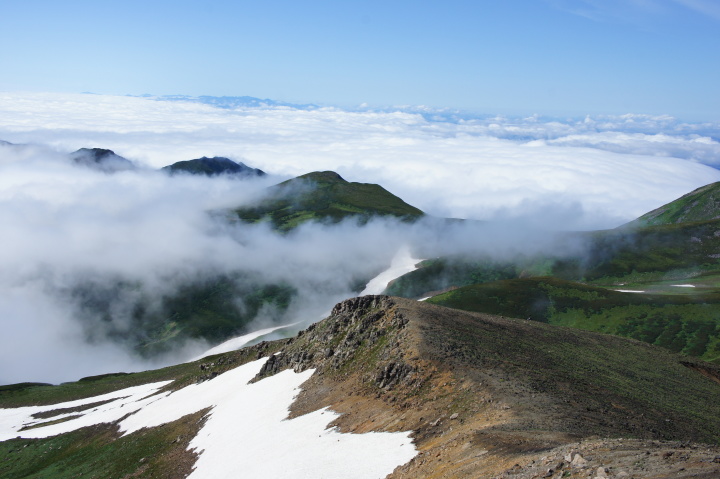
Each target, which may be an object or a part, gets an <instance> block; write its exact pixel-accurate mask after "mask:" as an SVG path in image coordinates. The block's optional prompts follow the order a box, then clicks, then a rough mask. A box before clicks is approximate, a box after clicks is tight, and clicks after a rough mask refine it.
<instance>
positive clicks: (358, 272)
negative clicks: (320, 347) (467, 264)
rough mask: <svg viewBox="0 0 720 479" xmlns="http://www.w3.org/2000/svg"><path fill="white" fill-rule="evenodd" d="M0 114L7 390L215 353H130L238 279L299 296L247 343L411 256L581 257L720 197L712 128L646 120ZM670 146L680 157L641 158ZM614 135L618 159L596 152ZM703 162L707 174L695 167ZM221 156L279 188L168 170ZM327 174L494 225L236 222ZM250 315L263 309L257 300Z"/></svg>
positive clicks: (262, 322) (79, 99)
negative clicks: (310, 176) (591, 232)
mask: <svg viewBox="0 0 720 479" xmlns="http://www.w3.org/2000/svg"><path fill="white" fill-rule="evenodd" d="M0 113H2V114H0V139H3V140H7V141H11V142H13V143H15V144H6V143H0V221H1V222H2V225H3V239H2V243H1V244H2V248H0V265H1V266H2V267H1V268H0V326H1V327H2V329H3V334H2V335H0V383H13V382H24V381H45V382H54V383H55V382H59V381H67V380H75V379H78V378H80V377H82V376H88V375H94V374H102V373H107V372H116V371H131V370H141V369H147V368H149V367H155V366H158V365H163V364H171V363H173V362H177V361H181V360H185V359H189V358H191V357H193V356H195V355H197V354H200V353H201V352H203V351H205V350H206V349H207V348H209V347H211V346H213V345H214V344H208V343H207V342H204V341H188V342H186V343H184V344H178V345H177V347H176V348H175V349H174V350H172V351H170V352H167V353H166V354H164V355H160V356H156V357H153V358H152V359H141V358H140V357H139V356H138V355H137V354H136V353H134V352H133V347H134V346H135V345H136V344H134V343H132V342H129V341H128V339H127V338H128V337H130V336H131V335H132V328H133V327H134V324H135V323H133V315H134V314H135V313H136V310H137V307H138V305H139V304H140V305H142V307H143V308H145V309H146V310H149V311H151V312H152V311H156V312H158V313H159V314H160V315H162V313H163V304H162V302H161V301H160V298H162V297H164V296H168V295H173V294H175V295H177V294H179V292H180V291H182V288H183V286H187V285H188V284H198V283H203V282H204V281H213V280H214V279H216V278H218V277H220V276H223V275H227V276H229V277H232V278H234V280H233V281H236V282H243V281H244V282H245V286H248V285H250V286H252V285H254V284H284V285H288V286H289V287H291V288H292V289H293V291H295V292H296V293H297V294H295V295H294V296H293V298H292V302H291V304H290V307H289V308H287V310H286V311H282V310H278V309H274V308H272V307H264V308H262V309H261V310H260V311H259V314H258V315H257V317H256V319H255V320H254V321H253V323H252V324H251V325H250V326H249V327H248V328H246V329H245V331H240V332H249V331H250V330H253V329H261V328H265V327H271V326H274V325H277V324H288V323H293V322H297V321H300V322H306V323H307V322H309V321H315V320H317V319H318V318H320V317H321V316H322V315H323V314H324V313H326V312H327V311H329V309H330V308H331V307H332V305H333V304H335V303H336V302H337V301H340V300H342V299H345V298H347V297H350V296H352V295H354V294H356V293H357V292H358V291H360V290H362V289H363V288H362V287H363V281H365V282H366V281H368V280H369V279H371V278H372V277H374V276H375V275H377V274H378V273H380V272H381V271H383V270H384V269H385V268H387V267H388V266H389V265H390V263H391V261H392V258H393V257H394V256H395V255H396V253H397V252H398V251H399V250H401V249H402V248H408V249H409V250H410V252H411V253H412V255H413V257H416V258H433V257H438V256H444V255H450V254H466V255H471V256H472V255H474V256H479V255H485V256H490V257H492V258H494V259H497V260H504V259H512V258H516V257H517V256H518V255H530V254H533V253H536V252H543V253H553V254H576V253H580V252H581V251H582V248H583V245H582V244H580V243H578V244H570V245H568V244H567V243H563V244H562V245H560V244H558V243H557V241H556V236H555V235H556V233H555V232H556V231H557V230H574V229H592V228H603V227H614V226H617V225H619V224H621V223H623V222H625V221H629V220H631V219H633V218H634V217H636V216H638V215H640V214H642V213H645V212H646V211H648V210H650V209H652V208H655V207H657V206H659V205H660V204H663V203H665V202H668V201H671V200H673V199H675V198H676V197H678V196H680V195H682V194H684V193H687V192H688V191H690V190H692V189H694V188H696V187H698V186H701V185H703V184H706V183H709V182H711V181H718V180H720V172H719V171H717V170H715V169H713V168H710V167H709V166H707V165H704V164H702V163H701V162H700V160H702V161H704V162H706V163H713V162H715V161H717V158H718V157H719V156H718V154H717V150H716V144H715V143H716V140H714V139H712V138H709V137H705V136H702V132H703V131H705V130H707V129H712V128H713V126H712V125H711V126H707V125H706V126H703V127H700V126H692V125H690V126H687V125H686V126H682V125H680V126H678V123H677V122H676V121H675V120H672V121H671V120H668V119H652V118H645V117H642V118H641V119H642V121H644V122H646V123H648V124H646V125H644V126H637V124H638V123H639V122H640V119H638V120H637V121H635V120H633V122H631V123H633V125H634V127H633V128H634V129H633V128H630V127H627V132H626V133H625V134H627V135H630V136H629V138H631V140H632V139H633V138H635V137H633V136H632V135H644V136H643V138H642V141H635V140H637V138H636V139H635V140H633V141H635V142H634V143H633V141H629V140H628V141H627V142H625V143H623V142H622V141H620V140H618V139H617V138H618V137H619V135H620V132H618V131H615V130H612V131H614V133H613V134H612V135H614V136H613V138H615V139H612V138H610V137H611V136H612V135H609V134H608V133H607V132H608V131H609V130H608V128H610V129H612V128H611V127H610V126H608V125H609V122H610V121H611V119H606V120H603V121H605V122H606V123H605V126H604V127H600V126H596V127H595V129H594V132H593V131H590V127H589V126H587V124H588V123H589V122H590V120H588V121H582V122H578V123H572V122H566V123H553V122H547V121H546V122H544V123H543V121H541V120H538V119H537V118H535V119H533V118H530V119H525V120H522V121H515V120H513V121H511V120H503V119H498V118H493V119H490V118H486V119H476V120H462V121H460V120H457V119H454V120H452V121H450V120H448V121H430V120H428V119H427V118H426V117H425V116H423V115H420V114H417V113H412V112H404V111H396V112H378V111H364V112H349V111H341V110H336V109H318V110H314V111H306V110H299V109H292V108H275V109H267V108H266V109H233V110H223V109H219V108H215V107H211V106H208V105H203V104H197V103H189V102H174V103H170V102H161V101H154V100H149V99H137V98H126V97H108V96H97V95H57V94H46V95H44V94H27V95H26V96H22V95H19V96H18V95H0ZM592 121H596V122H597V121H599V120H592ZM613 121H615V122H616V123H615V124H616V125H617V124H622V123H623V121H624V122H625V123H628V122H629V121H630V120H629V119H627V118H626V119H624V120H622V119H617V118H616V119H613ZM651 124H652V125H655V126H652V125H651ZM494 125H495V126H494ZM580 125H585V126H580ZM583 128H584V130H582V129H583ZM653 128H655V130H653ZM693 128H694V129H693ZM702 128H704V129H705V130H702V131H701V129H702ZM672 129H674V131H676V134H671V133H669V132H668V131H669V130H672ZM560 130H562V132H561V131H560ZM581 130H582V131H581ZM600 130H602V131H600ZM639 130H642V131H639ZM661 130H662V131H661ZM552 131H554V132H555V133H552V134H551V132H552ZM583 131H584V133H583ZM493 132H494V133H493ZM581 133H582V134H583V135H585V137H583V138H584V139H580V136H579V135H581ZM513 135H516V136H513ZM658 135H665V136H664V137H663V138H665V137H667V138H670V139H671V140H668V141H666V142H665V143H663V142H662V141H657V142H655V143H656V144H655V143H654V144H655V149H654V150H652V151H650V150H648V151H645V153H641V150H642V148H644V147H642V148H641V146H638V145H641V143H642V142H643V141H645V140H647V138H648V137H652V138H654V139H661V137H660V136H658ZM519 137H523V139H519ZM601 138H604V140H602V141H604V142H605V143H608V142H609V143H612V144H614V145H616V146H614V147H612V148H611V147H609V146H607V145H605V144H603V145H604V146H602V145H601V146H602V147H600V146H598V145H599V144H600V143H601V142H600V140H599V139H601ZM608 138H610V139H608ZM653 141H654V140H653ZM663 141H664V140H663ZM593 142H594V143H593ZM613 142H614V143H613ZM693 142H694V143H697V144H701V145H704V146H702V148H698V149H695V150H693V144H694V143H693ZM571 143H572V146H568V145H569V144H571ZM646 143H647V142H646ZM666 143H667V145H670V146H667V145H666ZM593 144H594V145H595V146H593ZM622 144H624V145H625V146H617V145H622ZM671 144H672V145H671ZM633 145H634V146H633ZM663 145H666V146H663ZM673 145H674V146H673ZM678 145H680V146H678ZM82 147H86V148H92V147H100V148H110V149H113V150H114V151H115V152H116V153H118V154H120V155H122V156H123V157H125V158H127V159H129V160H131V161H133V162H134V163H135V165H136V166H137V168H136V169H134V170H123V171H117V172H113V173H109V172H103V171H98V170H96V169H92V168H88V167H86V166H83V165H82V164H76V163H75V162H73V161H72V159H71V158H70V156H69V154H70V152H72V151H74V150H76V149H78V148H82ZM703 148H704V149H703ZM623 149H624V151H621V150H623ZM690 150H693V151H696V152H697V154H696V155H695V156H696V157H693V156H692V155H690V154H681V153H682V152H683V151H690ZM673 152H676V153H677V152H680V153H677V157H675V156H672V155H673ZM216 155H217V156H227V157H230V158H232V159H235V160H238V161H243V162H244V163H246V164H247V165H248V166H251V167H258V168H261V169H263V170H265V171H266V172H268V173H270V176H269V177H267V178H262V179H253V180H235V179H231V178H227V177H214V178H207V177H201V176H187V175H176V176H173V177H170V176H168V175H166V174H163V173H161V172H159V171H157V168H159V167H162V166H165V165H167V164H170V163H173V162H175V161H180V160H187V159H192V158H199V157H201V156H216ZM663 155H665V156H663ZM316 170H335V171H337V172H339V173H340V174H341V175H343V177H344V178H345V179H346V180H348V181H358V182H366V183H379V184H381V185H382V186H384V187H385V188H386V189H388V190H389V191H390V192H392V193H394V194H396V195H398V196H400V197H401V198H403V199H404V200H405V201H407V202H408V203H410V204H412V205H413V206H417V207H419V208H421V209H423V210H425V211H426V212H428V213H430V214H431V215H435V216H436V217H443V216H449V217H463V218H475V219H482V220H490V221H489V222H487V223H483V222H476V221H466V222H455V223H447V222H444V221H439V220H437V219H435V218H428V219H425V220H422V221H419V222H416V223H414V224H408V223H402V222H398V221H397V220H392V219H376V220H373V221H370V222H369V223H367V224H363V225H360V224H358V223H357V222H356V221H354V220H348V221H344V222H342V223H340V224H335V225H326V224H317V223H310V224H305V225H303V226H301V227H299V228H297V229H296V230H293V231H292V232H290V233H287V234H279V233H277V232H275V231H273V230H272V228H271V227H270V226H269V225H268V224H256V225H247V224H242V223H239V222H229V221H227V215H224V214H222V212H223V211H225V210H226V209H228V208H233V207H238V206H241V205H246V204H251V203H252V202H254V201H257V200H259V199H261V198H262V197H263V195H264V194H265V189H266V187H267V186H269V185H272V184H274V183H277V182H279V181H281V180H284V179H286V178H290V177H292V176H295V175H299V174H303V173H307V172H310V171H316ZM236 303H237V304H236V306H237V308H239V309H240V310H242V309H243V308H247V303H246V298H244V297H243V296H242V295H240V296H238V297H237V300H236Z"/></svg>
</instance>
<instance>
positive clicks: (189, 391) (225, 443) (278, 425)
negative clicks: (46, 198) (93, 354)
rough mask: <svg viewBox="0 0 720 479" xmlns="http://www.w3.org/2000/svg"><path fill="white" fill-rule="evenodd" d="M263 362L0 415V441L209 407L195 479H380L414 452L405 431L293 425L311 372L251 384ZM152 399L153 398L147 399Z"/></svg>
mask: <svg viewBox="0 0 720 479" xmlns="http://www.w3.org/2000/svg"><path fill="white" fill-rule="evenodd" d="M265 361H266V359H259V360H257V361H253V362H250V363H248V364H245V365H242V366H239V367H237V368H235V369H233V370H231V371H228V372H226V373H224V374H221V375H220V376H217V377H216V378H214V379H212V380H210V381H205V382H203V383H200V384H193V385H190V386H186V387H184V388H182V389H180V390H178V391H175V392H165V393H160V394H154V393H156V392H157V391H158V390H159V389H160V388H162V387H163V386H165V385H166V384H168V382H167V381H165V382H158V383H152V384H145V385H142V386H136V387H132V388H128V389H124V390H120V391H115V392H112V393H109V394H105V395H102V396H95V397H90V398H86V399H82V400H78V401H70V402H66V403H61V404H54V405H50V406H34V407H23V408H15V409H0V440H2V441H4V440H8V439H11V438H15V437H18V436H20V437H25V438H40V437H48V436H52V435H56V434H61V433H64V432H69V431H73V430H76V429H79V428H81V427H85V426H90V425H93V424H100V423H105V422H112V421H116V420H119V419H120V418H121V417H123V416H124V415H126V414H128V413H129V412H134V414H131V415H130V416H129V417H127V418H126V419H124V420H123V421H121V422H120V430H121V431H122V433H123V435H128V434H132V433H133V432H135V431H138V430H139V429H141V428H143V427H155V426H159V425H161V424H164V423H167V422H170V421H174V420H176V419H179V418H181V417H182V416H185V415H187V414H191V413H194V412H196V411H199V410H201V409H204V408H207V407H212V408H213V409H212V411H211V413H210V417H209V418H208V420H207V421H206V423H205V425H204V426H203V427H202V429H201V430H200V431H199V433H198V434H197V436H196V437H195V438H194V439H193V440H192V441H191V442H190V447H191V448H193V449H195V450H196V451H198V452H200V457H199V459H198V461H197V463H196V465H195V467H196V468H195V470H194V471H193V473H192V474H191V475H190V476H189V477H191V478H193V479H198V478H214V479H220V478H235V477H238V474H239V473H240V474H241V475H242V476H243V477H269V478H276V477H277V478H291V479H293V478H298V479H300V478H337V477H343V478H353V479H354V478H357V479H360V478H363V479H364V478H368V479H369V478H381V477H385V476H386V475H388V474H390V473H391V472H392V471H393V470H394V469H395V468H396V467H397V466H400V465H402V464H405V463H406V462H408V461H410V460H411V459H412V458H413V457H414V456H415V455H416V454H417V450H416V449H415V446H414V445H413V443H412V439H411V438H410V435H409V431H407V432H397V433H388V432H374V433H367V434H343V433H340V432H339V431H338V430H337V429H336V428H330V429H328V428H327V425H328V424H329V423H331V422H332V421H333V420H334V419H336V418H337V417H338V414H337V413H335V412H333V411H331V410H329V409H327V408H325V409H321V410H318V411H315V412H312V413H309V414H306V415H304V416H300V417H297V418H294V419H287V416H288V410H289V408H290V406H291V404H292V403H293V401H294V399H295V397H296V396H297V395H298V393H299V392H300V386H301V385H302V384H303V383H304V382H305V381H306V380H307V379H309V378H310V376H312V374H313V373H314V370H308V371H304V372H302V373H295V372H293V371H291V370H286V371H282V372H280V373H278V374H276V375H275V376H272V377H268V378H265V379H263V380H261V381H258V382H256V383H254V384H248V381H250V379H252V378H253V377H255V375H256V374H257V373H258V371H259V370H260V368H261V367H262V364H263V363H264V362H265ZM153 394H154V395H153ZM103 400H111V401H110V402H108V403H106V404H103V405H100V406H97V407H95V408H92V409H88V410H87V411H82V412H80V413H77V412H76V413H72V414H64V415H58V416H55V417H52V418H50V419H43V420H37V419H34V418H33V417H32V414H33V413H37V412H41V411H51V410H54V409H59V408H67V407H75V406H80V405H83V404H91V403H95V402H98V401H103ZM77 414H81V417H79V418H75V419H71V420H68V421H66V422H62V423H59V424H54V425H49V426H45V427H38V428H35V429H30V430H27V431H20V429H21V428H22V427H23V426H26V425H29V424H36V423H41V422H44V421H48V420H56V419H59V418H62V417H68V416H72V415H77Z"/></svg>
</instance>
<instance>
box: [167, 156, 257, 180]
mask: <svg viewBox="0 0 720 479" xmlns="http://www.w3.org/2000/svg"><path fill="white" fill-rule="evenodd" d="M162 170H163V171H166V172H168V173H170V174H171V175H174V174H177V173H190V174H193V175H206V176H217V175H233V176H237V177H243V178H252V177H260V176H266V173H265V172H264V171H262V170H259V169H257V168H251V167H249V166H247V165H245V164H244V163H238V162H235V161H232V160H231V159H229V158H224V157H222V156H214V157H212V158H208V157H206V156H203V157H202V158H197V159H195V160H187V161H178V162H177V163H173V164H172V165H168V166H164V167H163V168H162Z"/></svg>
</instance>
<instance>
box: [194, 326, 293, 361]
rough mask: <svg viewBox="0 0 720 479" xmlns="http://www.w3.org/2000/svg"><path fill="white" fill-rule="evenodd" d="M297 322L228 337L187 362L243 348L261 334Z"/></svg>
mask: <svg viewBox="0 0 720 479" xmlns="http://www.w3.org/2000/svg"><path fill="white" fill-rule="evenodd" d="M296 324H298V323H292V324H286V325H283V326H275V327H274V328H265V329H260V330H258V331H253V332H252V333H248V334H244V335H242V336H238V337H236V338H232V339H228V340H227V341H225V342H224V343H220V344H218V345H217V346H215V347H213V348H210V349H208V350H207V351H205V352H204V353H202V354H201V355H200V356H197V357H196V358H193V359H191V360H190V361H186V362H192V361H197V360H198V359H202V358H204V357H205V356H211V355H213V354H220V353H227V352H229V351H235V350H237V349H240V348H242V347H243V346H245V345H246V344H247V343H249V342H250V341H252V340H254V339H257V338H259V337H261V336H265V335H266V334H270V333H272V332H273V331H277V330H279V329H283V328H290V327H292V326H295V325H296Z"/></svg>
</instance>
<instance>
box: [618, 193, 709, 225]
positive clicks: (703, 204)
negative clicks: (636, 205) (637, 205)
mask: <svg viewBox="0 0 720 479" xmlns="http://www.w3.org/2000/svg"><path fill="white" fill-rule="evenodd" d="M719 218H720V182H717V183H711V184H709V185H705V186H703V187H700V188H698V189H696V190H694V191H691V192H690V193H688V194H686V195H684V196H682V197H680V198H678V199H677V200H675V201H672V202H670V203H668V204H666V205H663V206H661V207H660V208H657V209H655V210H653V211H651V212H649V213H646V214H644V215H642V216H641V217H640V218H638V219H636V220H634V221H632V222H630V223H628V224H627V225H625V226H626V227H627V226H650V225H665V224H672V223H687V222H691V221H707V220H715V219H719Z"/></svg>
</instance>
